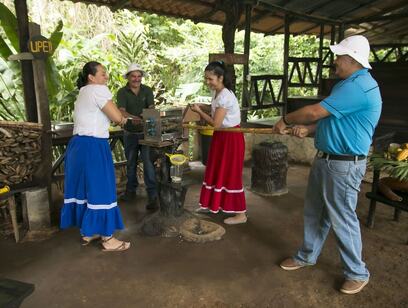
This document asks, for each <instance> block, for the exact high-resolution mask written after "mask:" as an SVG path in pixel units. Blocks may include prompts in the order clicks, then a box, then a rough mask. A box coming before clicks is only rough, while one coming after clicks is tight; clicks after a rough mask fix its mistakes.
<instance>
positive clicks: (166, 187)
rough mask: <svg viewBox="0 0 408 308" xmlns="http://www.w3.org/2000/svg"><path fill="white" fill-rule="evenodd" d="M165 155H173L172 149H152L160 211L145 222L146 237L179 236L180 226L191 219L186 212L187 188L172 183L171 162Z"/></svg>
mask: <svg viewBox="0 0 408 308" xmlns="http://www.w3.org/2000/svg"><path fill="white" fill-rule="evenodd" d="M165 153H171V151H170V149H167V148H151V152H150V158H151V160H152V161H153V162H154V163H155V166H156V180H157V190H158V194H159V201H160V209H159V211H157V212H156V213H154V214H152V215H150V216H148V217H146V218H145V220H144V221H143V224H142V228H141V231H142V234H144V235H150V236H157V235H163V236H166V237H171V236H177V235H178V234H179V226H180V224H181V223H183V222H184V221H185V220H186V219H187V218H188V217H189V216H188V215H185V211H184V200H185V196H186V193H187V187H186V186H184V185H183V184H182V183H172V181H171V178H170V161H169V159H168V157H167V156H166V155H165Z"/></svg>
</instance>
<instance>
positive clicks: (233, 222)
mask: <svg viewBox="0 0 408 308" xmlns="http://www.w3.org/2000/svg"><path fill="white" fill-rule="evenodd" d="M230 218H233V217H229V218H226V219H224V223H225V224H226V225H239V224H244V223H246V222H247V221H248V217H245V219H242V220H230Z"/></svg>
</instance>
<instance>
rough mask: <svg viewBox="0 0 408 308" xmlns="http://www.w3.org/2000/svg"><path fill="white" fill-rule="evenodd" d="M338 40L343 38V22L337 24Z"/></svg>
mask: <svg viewBox="0 0 408 308" xmlns="http://www.w3.org/2000/svg"><path fill="white" fill-rule="evenodd" d="M338 35H339V36H338V42H340V41H342V40H343V39H344V24H343V23H342V24H340V25H339V33H338Z"/></svg>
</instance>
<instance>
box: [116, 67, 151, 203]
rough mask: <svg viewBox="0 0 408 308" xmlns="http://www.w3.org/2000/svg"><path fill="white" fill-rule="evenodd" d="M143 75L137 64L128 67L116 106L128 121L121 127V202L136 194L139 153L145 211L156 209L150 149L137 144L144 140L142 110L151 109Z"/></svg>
mask: <svg viewBox="0 0 408 308" xmlns="http://www.w3.org/2000/svg"><path fill="white" fill-rule="evenodd" d="M144 75H145V71H144V70H143V69H142V67H141V66H140V65H138V64H134V63H133V64H130V65H129V67H128V69H127V71H126V73H125V74H124V75H123V77H125V78H127V80H128V82H127V84H126V85H125V86H124V87H123V88H121V89H119V91H118V94H117V102H118V107H119V110H120V111H121V112H122V114H123V116H124V117H126V118H128V119H130V120H128V122H127V124H126V125H125V126H124V130H125V132H124V136H123V140H124V145H125V155H126V159H127V166H126V167H127V179H128V181H127V185H126V192H125V195H124V196H123V198H122V199H123V200H125V201H129V200H131V199H132V198H133V197H134V196H135V194H136V188H137V186H138V185H139V183H138V181H137V175H136V168H137V160H138V156H139V151H140V153H141V157H142V161H143V173H144V174H143V175H144V182H145V185H146V191H147V196H148V198H149V202H148V204H147V206H146V209H148V210H154V209H157V207H158V198H157V188H156V175H155V170H154V166H153V163H152V162H151V161H150V157H149V152H150V149H149V147H148V146H146V145H141V144H139V139H142V138H143V125H142V118H141V114H142V111H143V109H145V108H154V98H153V91H152V89H151V88H150V87H148V86H145V85H144V84H142V79H143V76H144Z"/></svg>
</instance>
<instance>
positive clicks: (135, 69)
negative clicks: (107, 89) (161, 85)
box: [123, 63, 146, 78]
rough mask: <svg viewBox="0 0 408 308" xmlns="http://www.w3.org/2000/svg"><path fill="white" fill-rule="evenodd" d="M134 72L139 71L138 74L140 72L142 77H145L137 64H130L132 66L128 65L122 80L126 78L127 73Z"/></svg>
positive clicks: (144, 73)
mask: <svg viewBox="0 0 408 308" xmlns="http://www.w3.org/2000/svg"><path fill="white" fill-rule="evenodd" d="M134 71H139V72H141V73H142V75H143V76H144V75H146V72H145V71H144V69H143V68H142V67H141V66H140V65H139V64H137V63H132V64H130V65H129V66H128V69H127V71H126V73H125V74H123V78H127V75H128V74H129V73H131V72H134Z"/></svg>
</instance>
